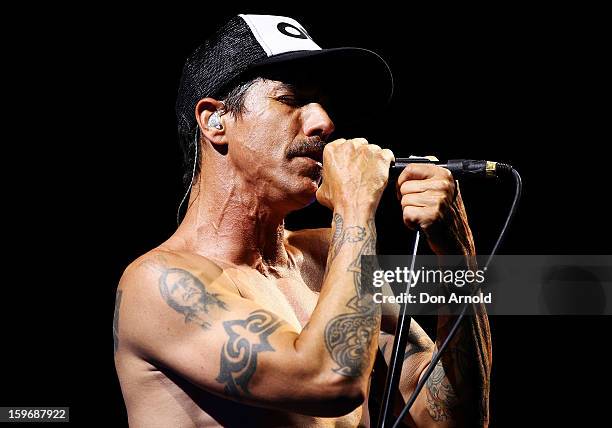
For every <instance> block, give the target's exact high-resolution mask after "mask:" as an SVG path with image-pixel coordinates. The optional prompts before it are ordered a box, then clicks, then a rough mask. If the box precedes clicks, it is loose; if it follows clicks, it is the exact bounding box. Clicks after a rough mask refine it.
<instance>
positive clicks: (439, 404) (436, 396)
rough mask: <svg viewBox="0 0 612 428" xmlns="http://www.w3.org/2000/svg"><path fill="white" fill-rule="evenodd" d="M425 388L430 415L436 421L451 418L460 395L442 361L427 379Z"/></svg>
mask: <svg viewBox="0 0 612 428" xmlns="http://www.w3.org/2000/svg"><path fill="white" fill-rule="evenodd" d="M425 390H426V391H425V392H426V395H427V411H428V412H429V416H431V418H432V419H433V420H434V421H436V422H439V421H446V420H448V419H451V417H452V411H453V409H454V407H456V406H457V403H458V397H457V395H456V394H455V391H454V389H453V386H452V385H451V383H450V382H449V380H448V377H447V376H446V373H445V372H444V367H443V366H442V361H438V364H436V368H435V369H434V370H433V372H432V373H431V376H429V379H427V382H426V383H425Z"/></svg>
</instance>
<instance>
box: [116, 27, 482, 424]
mask: <svg viewBox="0 0 612 428" xmlns="http://www.w3.org/2000/svg"><path fill="white" fill-rule="evenodd" d="M272 18H273V19H272ZM266 19H267V21H266ZM266 19H261V18H258V17H257V16H247V17H236V18H234V19H233V20H232V21H230V24H228V26H227V27H226V29H227V28H230V30H227V31H230V32H234V33H233V34H234V40H235V39H236V38H237V36H236V34H238V33H239V34H244V31H247V32H248V31H252V33H253V34H256V33H257V36H258V37H259V38H263V39H265V37H266V31H273V30H274V29H277V30H278V31H279V32H280V33H281V34H285V33H289V34H293V36H291V35H290V36H287V37H289V38H294V37H297V36H296V35H298V34H299V35H306V34H307V33H306V32H305V31H304V30H303V28H302V27H301V26H300V25H299V23H297V22H295V21H293V20H290V19H289V18H283V17H267V18H266ZM270 19H272V21H271V22H272V24H270ZM253 23H254V24H253ZM247 24H248V26H247ZM240 26H242V27H240ZM237 27H240V28H238V30H237V29H236V28H237ZM282 30H284V31H282ZM223 31H226V30H221V31H220V33H218V34H217V36H215V41H213V42H209V43H208V44H206V45H205V48H204V50H200V51H199V54H198V53H196V57H197V55H202V52H206V49H208V50H209V51H210V50H214V49H215V46H219V45H223V43H230V42H231V41H230V42H228V41H227V40H226V39H224V37H225V35H224V33H223ZM241 37H242V36H241ZM255 39H256V37H251V38H249V39H248V41H250V42H253V43H260V44H261V43H262V42H261V40H259V39H257V40H255ZM224 40H225V41H224ZM302 40H304V39H303V38H301V37H299V40H298V41H302ZM308 40H310V39H309V38H308ZM240 43H241V45H240V46H242V51H244V50H247V49H246V48H245V47H244V46H245V41H244V40H243V41H241V42H240ZM274 43H275V41H274V40H272V41H270V40H268V41H267V43H265V40H264V44H265V45H267V47H268V48H270V46H272V47H271V48H270V49H271V50H272V55H270V53H269V52H266V53H265V55H267V56H269V57H273V56H274V55H275V53H274V46H273V45H274ZM313 43H314V42H313ZM225 46H226V45H225ZM302 47H303V46H299V47H298V48H296V49H291V48H290V50H293V51H301V52H303V49H301V48H302ZM233 52H234V53H233V54H234V55H238V56H239V55H240V52H238V51H233ZM313 52H314V49H313ZM364 52H365V51H364ZM364 52H361V53H360V55H361V54H363V55H370V53H364ZM303 59H304V58H301V59H300V60H303ZM215 60H218V58H217V59H215ZM293 60H295V59H293ZM312 60H313V61H314V60H315V55H313V58H312ZM288 61H292V59H289V60H288ZM189 64H191V65H189ZM194 64H199V66H200V67H207V66H208V65H207V64H209V63H207V62H206V61H199V62H198V61H196V60H194V59H193V57H192V58H191V59H190V60H188V65H187V66H186V67H185V69H184V76H183V81H182V86H181V90H180V92H179V98H180V97H183V98H184V97H185V95H184V91H187V90H193V88H194V85H193V83H190V82H193V78H192V77H190V76H189V75H187V74H189V73H192V74H193V73H194V71H193V70H196V69H197V67H195V66H194ZM214 69H215V70H220V68H218V67H217V68H214ZM262 73H263V71H262ZM195 74H197V73H195ZM307 74H308V73H307ZM262 75H263V74H262ZM266 76H267V77H250V78H249V79H247V80H246V81H241V82H240V83H238V84H233V83H232V85H233V86H232V85H230V86H229V87H227V86H226V88H225V89H224V90H223V91H221V90H219V91H216V90H211V89H210V88H203V89H202V91H203V92H200V93H199V94H198V93H196V94H195V95H194V94H190V95H189V97H191V99H193V100H194V101H193V103H192V104H190V103H189V102H182V101H181V102H179V103H177V110H178V113H179V129H181V132H183V134H185V135H188V136H190V137H191V141H192V143H193V141H194V140H193V138H196V136H197V140H196V141H198V146H197V151H195V150H194V151H193V152H192V153H194V159H193V161H196V162H197V164H196V168H195V169H194V171H195V173H194V174H193V180H192V181H193V188H192V191H191V194H190V199H189V205H188V209H187V213H186V215H185V217H184V219H183V221H182V223H181V224H180V226H179V228H178V229H177V231H176V232H175V233H174V235H173V236H172V237H170V238H169V239H168V240H167V241H166V242H164V243H163V244H161V245H160V246H158V247H157V248H155V249H153V250H151V251H150V252H148V253H146V254H145V255H143V256H141V257H140V258H138V259H137V260H135V261H134V262H133V263H132V264H130V266H129V267H128V268H127V269H126V270H125V273H124V274H123V277H122V278H121V281H120V284H119V287H118V289H117V301H116V309H115V325H114V334H115V364H116V367H117V373H118V375H119V379H120V382H121V388H122V392H123V396H124V399H125V403H126V407H127V410H128V417H129V422H130V425H131V426H133V427H209V426H211V427H212V426H231V427H244V426H253V427H260V426H263V427H288V426H300V427H315V426H338V427H355V426H369V420H370V419H369V414H368V406H367V398H368V391H369V387H370V382H371V380H373V379H371V378H372V376H371V375H372V368H373V365H374V362H375V359H376V355H377V351H378V349H382V350H383V354H384V355H385V358H386V359H388V358H389V356H390V355H389V354H390V352H391V344H392V341H393V336H391V335H389V334H383V333H381V328H382V329H383V330H387V331H388V332H391V333H392V332H393V327H394V326H393V322H388V321H393V319H390V320H389V319H386V317H382V316H381V307H380V305H377V304H375V303H374V302H373V300H372V290H370V289H369V288H368V287H367V286H365V285H362V284H361V283H360V280H359V279H360V278H359V274H360V268H361V264H360V263H361V258H360V257H361V256H362V255H368V254H374V253H375V249H376V230H375V226H374V220H373V219H374V214H375V212H376V209H377V206H378V203H379V200H380V197H381V194H382V191H383V189H384V188H385V186H386V184H387V180H388V170H389V164H390V162H391V161H392V160H393V154H392V153H391V152H390V151H389V150H386V149H381V148H380V147H378V146H376V145H373V144H368V142H367V141H365V140H364V139H353V140H344V139H337V140H335V141H331V142H328V138H329V136H330V134H331V133H332V132H333V131H334V124H333V122H332V119H331V118H330V117H329V115H328V112H327V110H326V103H327V98H326V94H324V93H322V92H321V91H320V90H319V89H318V86H317V85H316V82H308V81H307V80H305V79H303V78H300V79H298V80H295V81H292V80H291V79H290V78H288V79H286V80H274V79H273V78H270V77H269V76H268V75H266ZM235 77H236V76H234V77H232V79H235ZM302 77H303V76H302ZM311 77H312V78H313V79H314V78H315V77H314V75H313V76H311ZM198 78H202V77H201V76H199V77H198ZM215 78H217V80H219V78H218V76H215ZM317 78H318V77H317ZM221 80H223V79H221ZM223 83H225V82H223ZM313 83H315V84H313ZM202 85H204V86H206V83H203V84H202ZM332 87H333V85H332ZM185 88H188V89H185ZM189 88H191V89H189ZM185 106H187V107H185ZM185 109H187V110H189V109H190V114H189V113H186V114H183V110H185ZM181 121H183V126H182V125H181ZM191 121H192V122H193V124H192V123H191ZM185 124H186V126H185ZM321 159H322V161H323V162H322V165H321V162H320V161H321ZM321 175H322V176H323V181H322V183H321V181H320V178H321ZM456 193H458V192H456V189H455V183H454V181H453V180H452V177H451V176H450V174H449V173H448V171H447V170H445V169H442V168H439V167H436V166H432V165H412V166H410V167H408V168H406V169H405V170H404V171H403V172H402V174H401V176H400V179H399V181H398V195H399V196H400V197H401V206H402V209H403V214H404V221H405V224H406V225H407V226H408V227H411V228H415V227H420V228H421V230H423V231H424V233H425V235H426V236H427V239H428V242H429V245H430V246H431V247H432V248H433V250H434V251H435V252H436V253H438V254H441V255H442V254H448V253H454V254H465V255H471V254H473V252H474V246H473V241H472V236H471V232H470V229H469V226H468V224H467V220H466V216H465V211H464V208H463V203H462V201H461V196H460V195H459V194H456ZM315 197H316V199H317V200H318V201H319V202H320V203H321V204H323V205H325V206H326V207H328V208H330V209H331V210H332V211H333V222H332V225H331V228H325V229H315V230H301V231H296V232H292V231H288V230H286V229H285V228H284V218H285V216H286V215H287V214H288V213H290V212H292V211H294V210H298V209H301V208H303V207H305V206H306V205H308V204H309V203H311V202H312V201H313V200H314V198H315ZM385 313H386V312H385ZM381 320H382V321H381ZM453 320H454V318H453V317H439V321H438V332H437V337H436V343H434V342H432V341H431V340H430V339H429V338H428V337H427V335H426V334H425V333H424V332H423V330H422V329H421V328H420V327H419V326H418V325H417V324H416V323H415V322H414V321H413V322H412V326H411V332H410V333H411V334H410V343H409V345H408V349H407V351H406V359H405V361H404V369H403V372H402V379H401V381H400V393H401V395H399V396H398V398H399V399H398V402H400V401H401V399H402V398H403V399H404V400H406V399H407V397H409V395H410V394H411V392H412V391H413V390H414V388H415V385H416V383H417V382H418V380H419V377H420V375H421V374H422V373H423V372H424V370H425V369H426V368H427V366H428V364H429V361H430V359H431V356H432V354H433V352H434V350H435V346H436V344H437V343H439V342H441V341H443V340H444V338H445V337H446V334H447V332H448V326H449V325H452V321H453ZM381 323H382V327H381ZM387 324H388V325H387ZM490 359H491V351H490V340H489V333H488V324H487V319H486V315H485V314H484V313H483V312H479V314H478V316H474V317H467V318H466V319H465V320H464V321H463V325H462V326H461V327H460V330H459V334H457V336H456V338H455V339H454V341H453V343H452V346H451V347H450V349H449V350H448V351H447V352H446V353H445V357H444V358H443V359H442V360H441V362H440V363H439V364H438V366H437V367H436V370H435V371H434V373H433V375H432V376H431V378H430V380H429V381H428V383H427V385H426V387H425V388H424V389H423V390H422V391H421V393H420V395H419V397H418V399H417V401H416V403H415V405H414V406H413V408H412V410H411V413H410V415H409V416H408V417H407V418H406V420H405V422H406V423H407V424H409V425H411V426H418V427H430V426H436V427H448V426H484V425H487V423H488V400H487V397H488V381H489V370H490ZM377 375H378V376H380V375H381V373H377ZM382 376H384V373H382ZM398 410H399V409H398Z"/></svg>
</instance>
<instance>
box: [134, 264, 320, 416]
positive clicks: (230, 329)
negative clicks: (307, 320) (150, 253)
mask: <svg viewBox="0 0 612 428" xmlns="http://www.w3.org/2000/svg"><path fill="white" fill-rule="evenodd" d="M157 276H158V277H159V278H158V279H157V280H155V281H154V282H156V284H149V285H150V286H149V287H146V288H147V292H146V293H144V294H145V295H144V296H143V295H140V296H132V297H133V299H134V301H132V302H130V298H131V297H130V295H129V294H130V293H128V292H124V293H123V298H122V299H123V302H124V303H123V304H124V305H129V306H130V307H131V308H132V310H131V311H126V312H130V313H129V314H127V315H126V317H125V318H126V323H127V324H129V325H130V326H131V328H130V330H131V331H130V335H131V340H130V341H131V343H133V344H134V346H135V347H136V348H138V351H139V352H141V353H142V355H144V356H145V358H147V359H148V360H149V361H150V362H152V363H153V364H154V365H156V366H158V367H163V368H167V369H169V370H171V371H173V372H174V373H176V374H178V375H179V376H181V377H182V378H184V379H186V380H188V381H189V382H191V383H192V384H194V385H196V386H198V387H200V388H202V389H205V390H207V391H210V392H212V393H215V394H219V395H223V396H226V397H228V398H231V399H234V400H237V401H241V402H246V403H249V404H253V405H259V406H264V407H274V408H283V409H299V410H302V411H306V412H308V411H309V409H308V406H307V404H306V405H305V403H308V402H315V401H316V399H317V398H319V401H320V400H321V398H323V399H324V398H325V397H321V394H322V393H323V394H324V393H325V392H326V391H325V390H324V388H323V386H324V385H323V383H324V382H323V379H321V377H320V376H317V375H316V374H317V373H316V372H315V369H316V364H311V361H304V360H305V359H304V357H303V355H302V354H300V353H299V352H297V350H296V348H295V342H296V340H297V338H298V336H299V333H298V332H297V331H296V330H295V329H294V328H293V327H292V326H291V325H290V324H289V323H286V322H285V321H283V319H282V318H281V317H280V316H278V315H277V314H275V313H274V312H272V311H270V310H268V309H266V308H264V307H262V306H260V305H258V304H257V303H255V302H253V301H251V300H248V299H245V298H243V297H241V296H240V295H238V294H236V293H235V292H231V291H229V290H231V288H230V287H231V286H230V285H229V284H228V283H227V280H226V279H224V276H223V275H219V276H217V277H215V278H211V281H210V282H209V283H207V281H206V280H205V278H203V276H205V275H202V274H201V273H200V274H198V275H194V274H193V273H191V272H188V271H185V270H181V269H176V268H170V269H167V268H166V269H164V270H163V271H160V272H158V273H157ZM154 285H155V287H154ZM154 288H158V290H157V291H156V292H152V291H151V290H153V289H154ZM141 294H142V293H141ZM317 411H318V410H317V409H312V412H315V413H316V412H317Z"/></svg>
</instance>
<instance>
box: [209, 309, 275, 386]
mask: <svg viewBox="0 0 612 428" xmlns="http://www.w3.org/2000/svg"><path fill="white" fill-rule="evenodd" d="M281 324H282V321H281V320H279V318H278V317H277V316H276V315H274V314H272V313H271V312H268V311H265V310H263V309H259V310H256V311H254V312H251V313H250V314H249V316H248V317H247V319H245V320H231V321H224V322H223V328H225V332H226V333H227V335H228V340H227V342H225V345H223V348H222V349H221V368H220V370H219V376H217V379H216V381H217V382H219V383H221V384H224V385H225V393H226V394H227V395H230V396H234V397H238V396H240V395H241V393H242V394H245V395H250V392H249V388H248V384H249V381H250V380H251V378H252V377H253V375H254V374H255V370H256V369H257V355H258V354H259V353H260V352H266V351H269V352H274V351H275V350H274V348H273V347H272V345H270V343H269V342H268V336H270V335H271V334H272V333H274V332H275V331H276V329H277V328H278V327H280V325H281Z"/></svg>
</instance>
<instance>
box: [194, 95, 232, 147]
mask: <svg viewBox="0 0 612 428" xmlns="http://www.w3.org/2000/svg"><path fill="white" fill-rule="evenodd" d="M224 108H225V106H224V104H223V103H222V102H221V101H218V100H215V99H214V98H202V99H201V100H200V101H198V103H197V104H196V108H195V114H196V120H197V121H198V126H199V127H200V132H201V134H202V135H203V136H205V137H206V139H207V140H209V141H210V142H211V143H213V144H218V145H224V144H227V141H226V140H225V138H224V137H225V126H223V128H222V129H217V128H215V127H209V126H208V121H209V119H210V116H211V115H212V114H213V113H214V112H219V115H220V119H221V124H223V113H225V112H224Z"/></svg>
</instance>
